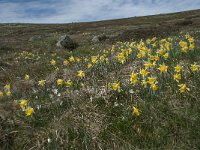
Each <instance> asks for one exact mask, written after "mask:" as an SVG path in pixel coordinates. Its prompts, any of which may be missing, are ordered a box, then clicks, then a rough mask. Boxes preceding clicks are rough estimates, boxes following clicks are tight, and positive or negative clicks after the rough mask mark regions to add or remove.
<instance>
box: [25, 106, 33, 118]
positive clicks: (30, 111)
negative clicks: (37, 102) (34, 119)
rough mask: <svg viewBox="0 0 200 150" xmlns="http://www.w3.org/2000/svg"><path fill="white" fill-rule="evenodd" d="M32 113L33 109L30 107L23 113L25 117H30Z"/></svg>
mask: <svg viewBox="0 0 200 150" xmlns="http://www.w3.org/2000/svg"><path fill="white" fill-rule="evenodd" d="M33 112H34V109H33V108H32V107H28V108H27V109H26V111H25V113H26V116H27V117H29V116H31V115H32V114H33Z"/></svg>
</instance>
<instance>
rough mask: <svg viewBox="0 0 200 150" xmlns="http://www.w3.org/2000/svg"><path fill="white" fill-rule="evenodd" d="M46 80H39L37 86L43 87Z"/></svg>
mask: <svg viewBox="0 0 200 150" xmlns="http://www.w3.org/2000/svg"><path fill="white" fill-rule="evenodd" d="M45 82H46V80H40V81H38V85H40V86H44V85H45Z"/></svg>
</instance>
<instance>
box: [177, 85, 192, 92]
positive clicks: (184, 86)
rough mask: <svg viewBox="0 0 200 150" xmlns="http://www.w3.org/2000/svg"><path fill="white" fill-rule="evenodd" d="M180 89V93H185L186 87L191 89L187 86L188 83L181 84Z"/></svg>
mask: <svg viewBox="0 0 200 150" xmlns="http://www.w3.org/2000/svg"><path fill="white" fill-rule="evenodd" d="M179 87H180V89H179V91H180V93H185V91H186V89H187V90H188V91H189V90H190V89H189V88H187V87H186V84H180V85H179Z"/></svg>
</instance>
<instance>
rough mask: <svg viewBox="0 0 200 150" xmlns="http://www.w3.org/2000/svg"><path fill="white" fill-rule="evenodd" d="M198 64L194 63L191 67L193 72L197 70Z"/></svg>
mask: <svg viewBox="0 0 200 150" xmlns="http://www.w3.org/2000/svg"><path fill="white" fill-rule="evenodd" d="M198 67H199V66H198V65H196V63H194V64H193V65H191V67H190V69H191V70H192V72H195V71H197V70H198Z"/></svg>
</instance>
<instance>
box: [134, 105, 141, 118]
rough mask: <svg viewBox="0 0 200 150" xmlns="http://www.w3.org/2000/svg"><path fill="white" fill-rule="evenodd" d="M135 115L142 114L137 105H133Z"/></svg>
mask: <svg viewBox="0 0 200 150" xmlns="http://www.w3.org/2000/svg"><path fill="white" fill-rule="evenodd" d="M133 115H135V116H137V117H138V116H140V111H139V109H138V108H137V107H135V106H133Z"/></svg>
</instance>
